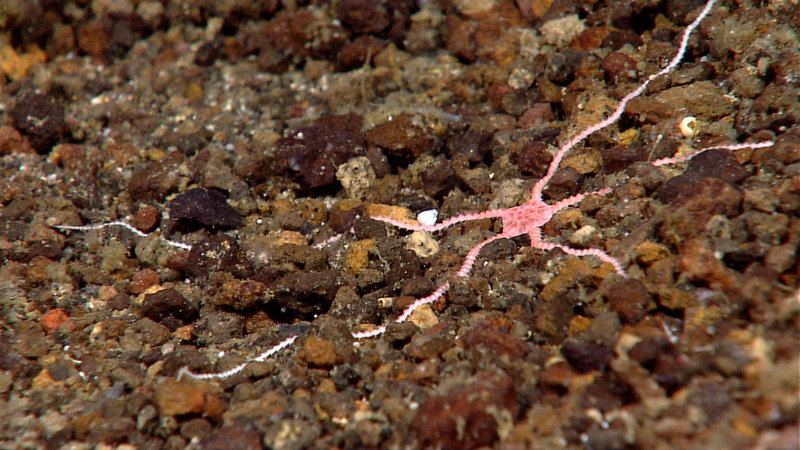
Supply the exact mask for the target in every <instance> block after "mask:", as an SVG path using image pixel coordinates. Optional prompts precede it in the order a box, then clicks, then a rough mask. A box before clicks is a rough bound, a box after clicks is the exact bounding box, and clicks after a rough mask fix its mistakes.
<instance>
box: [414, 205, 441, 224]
mask: <svg viewBox="0 0 800 450" xmlns="http://www.w3.org/2000/svg"><path fill="white" fill-rule="evenodd" d="M438 218H439V211H438V210H436V209H429V210H426V211H422V212H421V213H419V214H417V221H418V222H419V223H421V224H423V225H425V226H428V227H429V226H432V225H436V220H437V219H438Z"/></svg>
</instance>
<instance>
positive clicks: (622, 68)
mask: <svg viewBox="0 0 800 450" xmlns="http://www.w3.org/2000/svg"><path fill="white" fill-rule="evenodd" d="M600 67H601V68H602V69H603V72H605V74H606V82H607V83H610V84H617V83H619V82H620V81H622V80H627V81H631V80H636V60H634V59H633V58H631V57H630V56H628V55H626V54H624V53H620V52H611V53H609V54H608V55H607V56H606V57H605V58H603V62H602V63H601V65H600Z"/></svg>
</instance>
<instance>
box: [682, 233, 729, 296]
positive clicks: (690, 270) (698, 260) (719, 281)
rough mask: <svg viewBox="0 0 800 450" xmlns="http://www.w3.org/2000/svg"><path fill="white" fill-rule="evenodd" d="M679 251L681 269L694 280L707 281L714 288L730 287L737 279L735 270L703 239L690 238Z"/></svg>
mask: <svg viewBox="0 0 800 450" xmlns="http://www.w3.org/2000/svg"><path fill="white" fill-rule="evenodd" d="M679 253H680V258H681V259H680V265H679V270H681V271H683V272H685V273H686V275H688V276H689V279H691V280H693V281H695V280H696V281H699V282H703V283H707V284H708V285H709V286H710V287H711V288H712V289H713V288H715V287H728V286H731V285H732V284H733V283H734V282H735V281H736V276H735V275H734V273H733V271H732V270H730V269H728V268H727V267H725V265H724V264H723V263H722V261H720V259H719V258H717V255H716V254H715V252H714V251H713V250H712V249H711V248H709V247H708V246H707V245H706V244H705V243H704V242H703V241H700V240H697V239H689V240H687V241H685V242H684V243H683V244H682V245H681V247H680V250H679Z"/></svg>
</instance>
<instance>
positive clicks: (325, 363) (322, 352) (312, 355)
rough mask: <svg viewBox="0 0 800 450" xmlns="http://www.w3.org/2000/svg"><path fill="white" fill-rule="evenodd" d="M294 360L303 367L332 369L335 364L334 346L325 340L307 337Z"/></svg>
mask: <svg viewBox="0 0 800 450" xmlns="http://www.w3.org/2000/svg"><path fill="white" fill-rule="evenodd" d="M295 358H296V359H297V361H298V362H299V363H300V364H303V365H313V366H317V367H332V366H333V365H334V364H336V346H335V345H334V344H333V342H331V341H328V340H326V339H322V338H319V337H316V336H309V337H308V339H306V341H305V342H304V343H303V347H302V348H301V349H300V351H298V352H297V356H296V357H295Z"/></svg>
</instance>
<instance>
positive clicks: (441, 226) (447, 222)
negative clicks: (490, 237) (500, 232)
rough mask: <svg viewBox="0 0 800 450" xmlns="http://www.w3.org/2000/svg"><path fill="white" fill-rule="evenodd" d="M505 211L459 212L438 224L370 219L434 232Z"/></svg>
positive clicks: (382, 217)
mask: <svg viewBox="0 0 800 450" xmlns="http://www.w3.org/2000/svg"><path fill="white" fill-rule="evenodd" d="M503 211H504V210H502V209H490V210H488V211H483V212H476V213H467V214H459V215H457V216H453V217H451V218H449V219H447V220H445V221H443V222H442V223H438V224H436V225H422V224H419V223H409V222H405V221H402V220H397V219H393V218H391V217H387V216H371V217H370V219H373V220H377V221H378V222H383V223H388V224H389V225H394V226H396V227H397V228H402V229H404V230H410V231H430V232H434V231H439V230H443V229H445V228H447V227H449V226H452V225H455V224H457V223H461V222H467V221H469V220H480V219H492V218H497V217H501V216H502V215H503Z"/></svg>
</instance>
